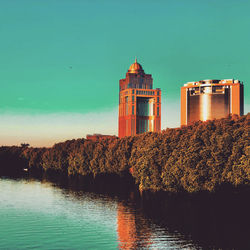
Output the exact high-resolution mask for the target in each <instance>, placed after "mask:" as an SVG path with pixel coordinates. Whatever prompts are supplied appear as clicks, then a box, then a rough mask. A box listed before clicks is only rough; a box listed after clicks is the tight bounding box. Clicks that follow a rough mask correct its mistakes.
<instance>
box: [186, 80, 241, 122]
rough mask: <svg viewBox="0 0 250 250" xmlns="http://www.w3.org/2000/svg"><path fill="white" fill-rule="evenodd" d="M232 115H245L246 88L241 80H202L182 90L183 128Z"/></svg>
mask: <svg viewBox="0 0 250 250" xmlns="http://www.w3.org/2000/svg"><path fill="white" fill-rule="evenodd" d="M230 114H231V115H233V114H236V115H239V116H241V115H243V114H244V88H243V83H242V82H240V81H239V80H234V79H225V80H202V81H198V82H188V83H186V84H184V86H183V87H182V88H181V126H182V125H189V124H191V123H192V122H195V121H199V120H200V121H207V120H213V119H220V118H223V117H227V116H228V115H230Z"/></svg>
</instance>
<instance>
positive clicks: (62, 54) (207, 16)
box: [0, 0, 250, 145]
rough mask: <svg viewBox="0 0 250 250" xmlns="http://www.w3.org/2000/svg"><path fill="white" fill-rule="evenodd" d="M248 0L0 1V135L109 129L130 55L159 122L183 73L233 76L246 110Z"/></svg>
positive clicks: (2, 140)
mask: <svg viewBox="0 0 250 250" xmlns="http://www.w3.org/2000/svg"><path fill="white" fill-rule="evenodd" d="M249 9H250V1H249V0H202V1H201V0H155V1H149V0H133V1H132V0H126V1H119V0H105V1H103V0H22V1H20V0H11V1H10V0H0V86H1V91H0V144H19V143H21V142H23V141H24V140H25V141H26V142H30V143H31V144H32V143H33V144H34V145H51V144H53V142H55V141H60V140H64V139H70V138H72V137H83V136H85V134H86V133H93V132H97V133H98V132H102V133H109V134H116V133H117V106H118V86H119V85H118V84H119V79H121V78H124V77H125V74H126V72H127V70H128V68H129V66H130V64H131V63H133V62H134V58H135V56H137V58H138V62H139V63H141V64H142V66H143V68H144V70H145V72H146V73H150V74H152V76H153V78H154V87H159V88H161V89H162V96H163V110H162V116H163V122H162V128H165V127H166V126H168V127H169V126H170V127H171V126H172V127H174V126H175V127H177V126H179V116H180V115H179V113H180V110H179V108H180V107H179V98H180V87H181V86H182V85H183V84H184V83H185V82H187V81H196V80H201V79H214V78H215V79H224V78H226V79H227V78H236V79H240V80H242V81H243V82H244V84H245V86H244V87H245V113H247V112H248V111H249V107H250V101H249V100H250V98H249V97H250V91H249V83H250V71H249V69H250V60H249V58H250V32H249V29H250V15H249ZM105 117H106V119H105ZM99 119H100V121H101V122H99ZM58 131H60V132H58ZM73 132H74V133H73ZM39 136H40V137H39ZM39 138H40V139H39Z"/></svg>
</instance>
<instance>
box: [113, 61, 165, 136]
mask: <svg viewBox="0 0 250 250" xmlns="http://www.w3.org/2000/svg"><path fill="white" fill-rule="evenodd" d="M147 131H152V132H160V131H161V90H160V89H158V88H157V89H153V79H152V76H151V75H149V74H145V73H144V70H143V68H142V66H141V65H140V64H139V63H138V62H137V60H136V59H135V62H134V63H133V64H132V65H131V66H130V67H129V70H128V72H127V74H126V78H125V79H121V80H120V91H119V131H118V136H119V137H125V136H133V135H137V134H141V133H144V132H147Z"/></svg>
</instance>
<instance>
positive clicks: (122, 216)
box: [117, 202, 152, 249]
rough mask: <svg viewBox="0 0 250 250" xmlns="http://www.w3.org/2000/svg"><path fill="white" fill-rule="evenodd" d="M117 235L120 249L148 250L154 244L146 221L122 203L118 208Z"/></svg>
mask: <svg viewBox="0 0 250 250" xmlns="http://www.w3.org/2000/svg"><path fill="white" fill-rule="evenodd" d="M117 234H118V242H119V248H120V249H137V248H146V247H147V248H148V247H149V246H150V245H151V244H152V242H151V241H150V236H151V232H150V228H149V226H148V225H147V224H146V222H145V220H143V218H142V217H141V216H138V215H137V214H136V211H133V210H132V209H131V208H129V207H128V206H124V205H123V203H122V202H119V203H118V206H117ZM142 239H143V240H142Z"/></svg>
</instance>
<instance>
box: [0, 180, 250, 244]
mask: <svg viewBox="0 0 250 250" xmlns="http://www.w3.org/2000/svg"><path fill="white" fill-rule="evenodd" d="M134 196H135V195H134V194H133V192H130V193H128V194H127V196H126V198H125V196H124V195H120V196H119V195H118V194H117V193H116V194H115V195H114V193H112V194H108V193H107V192H106V193H105V192H89V191H86V190H85V191H83V190H77V189H72V188H69V187H63V186H61V185H60V186H58V184H55V183H52V182H48V181H46V180H42V181H38V180H32V179H16V180H14V179H7V178H1V179H0V249H34V248H36V249H117V248H120V249H202V248H214V249H216V248H223V246H224V247H225V248H230V246H231V247H232V248H235V246H237V244H238V246H239V248H241V247H247V246H248V245H247V244H248V243H249V242H248V240H247V236H249V230H248V231H246V228H248V227H246V228H245V227H243V229H244V230H245V231H244V230H243V231H244V232H240V229H239V228H238V229H237V232H239V234H240V235H241V236H242V237H240V239H238V237H234V238H236V240H233V241H232V240H231V239H230V237H231V236H230V235H228V232H227V230H226V232H225V234H226V235H224V236H225V240H223V237H222V234H223V233H222V234H221V231H223V232H224V229H225V228H226V227H228V225H225V228H224V226H222V228H220V226H218V225H216V216H214V215H212V217H213V219H214V220H215V221H212V222H211V224H212V229H211V225H210V224H209V223H210V222H209V221H210V215H208V216H207V214H206V215H204V217H208V218H209V219H208V220H207V219H206V218H204V221H203V222H201V223H200V222H196V220H197V219H198V218H197V217H195V216H196V215H194V217H190V213H188V212H187V213H186V214H185V213H183V211H179V209H180V208H181V207H184V208H185V211H188V207H189V208H190V206H191V210H193V205H192V204H191V205H190V203H189V202H186V201H185V204H186V205H185V204H182V201H181V203H180V200H179V199H178V201H176V199H172V198H171V200H172V202H171V201H169V205H168V206H162V207H158V204H156V207H155V208H154V204H155V202H152V201H151V202H150V200H149V201H146V202H144V201H142V200H141V199H137V198H135V197H134ZM181 200H182V199H181ZM170 203H171V204H170ZM159 204H160V203H159ZM172 206H174V209H173V207H172ZM161 210H163V211H161ZM173 210H175V211H174V212H173ZM156 211H157V212H156ZM194 214H196V213H194ZM230 219H231V220H233V218H232V216H231V218H230ZM245 219H247V218H245ZM240 223H241V222H240ZM201 225H203V228H206V230H205V232H204V234H203V232H202V230H201V229H200V228H202V227H201ZM233 225H234V226H236V227H237V225H235V221H234V220H233ZM247 225H249V224H248V223H247ZM210 229H211V230H210ZM214 229H215V232H214V233H213V230H214ZM203 231H204V230H203ZM229 231H230V232H231V231H232V230H229ZM233 234H234V236H235V232H234V231H233ZM242 234H243V235H242ZM217 237H218V238H219V240H218V239H217ZM228 237H229V238H228ZM221 240H222V241H221ZM244 240H245V241H244ZM235 249H237V247H236V248H235ZM245 249H247V248H245Z"/></svg>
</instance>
